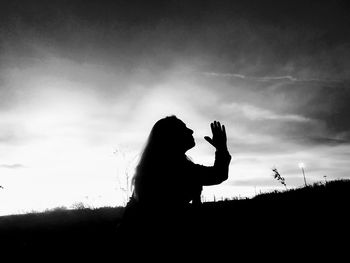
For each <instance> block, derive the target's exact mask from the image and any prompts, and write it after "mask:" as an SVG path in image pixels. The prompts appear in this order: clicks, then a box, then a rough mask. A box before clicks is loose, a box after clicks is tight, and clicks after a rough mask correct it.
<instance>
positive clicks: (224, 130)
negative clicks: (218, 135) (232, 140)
mask: <svg viewBox="0 0 350 263" xmlns="http://www.w3.org/2000/svg"><path fill="white" fill-rule="evenodd" d="M222 133H223V135H224V138H225V140H226V139H227V136H226V128H225V125H222Z"/></svg>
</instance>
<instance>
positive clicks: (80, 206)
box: [71, 202, 87, 210]
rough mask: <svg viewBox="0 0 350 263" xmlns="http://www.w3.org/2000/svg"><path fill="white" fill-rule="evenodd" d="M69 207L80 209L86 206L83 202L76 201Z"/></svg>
mask: <svg viewBox="0 0 350 263" xmlns="http://www.w3.org/2000/svg"><path fill="white" fill-rule="evenodd" d="M71 208H73V209H76V210H82V209H86V208H87V206H86V205H85V204H84V203H83V202H76V203H74V204H72V205H71Z"/></svg>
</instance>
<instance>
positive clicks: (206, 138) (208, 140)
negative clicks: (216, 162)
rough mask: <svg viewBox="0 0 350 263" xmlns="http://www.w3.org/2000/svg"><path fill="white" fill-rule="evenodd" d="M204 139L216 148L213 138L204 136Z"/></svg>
mask: <svg viewBox="0 0 350 263" xmlns="http://www.w3.org/2000/svg"><path fill="white" fill-rule="evenodd" d="M204 139H205V140H206V141H207V142H209V143H210V144H211V145H213V146H214V144H213V140H212V138H210V137H209V136H204Z"/></svg>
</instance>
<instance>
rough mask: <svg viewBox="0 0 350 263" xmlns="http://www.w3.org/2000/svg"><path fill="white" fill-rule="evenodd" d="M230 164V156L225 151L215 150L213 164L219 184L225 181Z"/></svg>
mask: <svg viewBox="0 0 350 263" xmlns="http://www.w3.org/2000/svg"><path fill="white" fill-rule="evenodd" d="M230 162H231V155H230V153H229V152H228V150H227V149H222V150H216V152H215V162H214V166H213V168H214V170H215V174H216V177H217V179H218V180H219V181H220V183H221V182H223V181H225V180H227V178H228V172H229V165H230Z"/></svg>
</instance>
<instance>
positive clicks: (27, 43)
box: [0, 18, 350, 215]
mask: <svg viewBox="0 0 350 263" xmlns="http://www.w3.org/2000/svg"><path fill="white" fill-rule="evenodd" d="M77 21H78V22H76V21H74V19H73V20H71V21H69V22H67V23H68V24H69V23H72V24H73V27H74V26H75V27H76V28H75V30H73V31H72V32H73V33H74V34H73V33H72V32H71V35H69V34H68V36H65V35H64V34H63V33H62V32H66V31H64V30H68V29H67V28H68V27H67V28H65V29H64V30H63V29H62V30H61V31H59V32H58V33H57V35H59V34H60V37H63V35H64V37H66V38H67V39H65V38H64V37H63V38H62V39H64V41H62V39H60V38H59V37H58V38H57V39H55V38H54V37H52V35H51V36H48V37H44V38H42V34H43V32H42V31H40V32H39V33H38V32H36V31H35V28H36V27H30V26H28V25H25V24H21V23H20V22H18V21H17V22H16V23H17V24H16V23H14V24H15V25H16V26H17V28H16V27H15V26H13V23H12V22H11V23H9V24H7V25H12V26H13V27H15V29H13V28H12V32H15V33H12V34H9V35H7V37H6V38H5V40H6V41H2V42H1V59H2V62H1V73H0V78H1V82H0V85H1V87H0V95H1V105H0V185H1V186H2V187H3V188H0V215H6V214H13V213H23V212H28V211H31V210H36V211H42V210H45V209H48V208H54V207H58V206H66V207H71V206H72V205H74V204H76V203H78V202H82V203H84V204H85V205H88V206H92V207H100V206H116V205H123V204H125V201H126V193H125V191H124V190H123V189H126V186H127V184H126V178H127V175H128V176H129V178H130V177H131V176H132V174H133V169H134V167H135V165H136V163H137V158H138V156H139V154H140V152H141V150H142V147H143V145H144V143H145V142H146V139H147V136H148V134H149V132H150V129H151V128H152V126H153V124H154V123H155V121H157V120H158V119H160V118H162V117H165V116H167V115H171V114H175V115H176V116H177V117H178V118H180V119H182V120H183V121H184V122H185V123H186V124H187V126H188V127H189V128H191V129H193V130H194V137H195V141H196V147H195V148H193V149H191V150H190V151H188V155H189V156H190V157H191V158H192V160H193V161H194V162H196V163H200V164H204V165H212V164H213V161H214V151H215V150H214V149H213V148H212V147H211V146H210V145H209V144H208V143H207V142H206V141H205V140H204V139H203V137H204V136H206V135H211V134H210V133H211V132H210V126H209V125H210V122H212V121H214V120H218V121H221V122H222V123H223V124H225V126H226V130H227V135H228V143H229V150H230V152H231V155H232V157H233V158H232V161H231V166H230V174H229V179H228V180H227V181H226V182H224V183H222V184H221V185H219V186H212V187H205V189H204V192H203V199H204V200H213V198H214V196H216V198H217V199H219V198H221V197H223V198H233V197H251V196H253V195H255V194H256V193H259V192H261V191H262V192H265V191H270V190H273V189H283V187H284V186H283V185H281V184H280V183H279V182H278V181H276V180H275V179H274V178H273V175H272V174H273V173H272V168H274V167H276V168H277V169H278V171H279V172H280V174H281V175H282V176H283V177H284V178H285V180H286V184H287V187H289V188H292V187H299V186H302V185H303V184H304V179H303V174H302V171H301V168H300V167H299V166H300V163H301V162H302V163H303V164H304V170H305V175H306V180H307V182H309V183H312V182H317V181H324V180H325V179H326V180H332V179H336V178H346V177H348V175H349V161H348V160H349V154H350V146H349V144H348V139H349V133H348V131H347V127H348V121H346V116H347V114H348V113H346V112H344V109H348V106H344V105H347V104H348V101H347V100H346V99H347V98H349V91H348V89H347V90H345V88H344V87H345V86H346V85H345V84H344V83H346V81H347V80H346V76H347V72H346V71H345V68H346V64H345V63H348V62H346V61H349V60H345V59H344V58H341V57H342V54H349V53H348V51H346V50H348V49H346V48H345V47H343V46H342V45H341V44H339V45H335V46H334V47H332V49H331V50H328V51H327V53H323V49H322V48H321V49H320V50H319V53H317V52H316V53H317V54H316V55H317V56H318V55H320V54H321V55H322V56H323V59H324V61H326V62H324V64H322V63H321V64H320V62H319V60H318V59H316V58H315V57H317V56H316V55H315V57H313V56H312V55H310V56H309V57H307V56H305V50H306V51H308V50H309V49H308V48H309V47H310V45H309V42H312V41H313V39H314V38H317V36H313V37H311V36H309V37H310V39H308V40H307V41H309V42H305V43H301V44H300V43H299V44H300V45H302V48H300V50H301V51H300V50H298V49H295V50H294V51H295V54H299V55H300V56H295V55H293V56H292V55H291V57H283V58H279V57H278V56H274V54H275V53H274V50H275V49H276V48H277V49H278V48H279V46H278V45H277V46H276V45H275V44H276V43H274V42H273V41H272V40H271V41H272V42H271V47H270V46H269V45H270V44H269V43H268V42H266V41H261V40H266V39H267V38H268V37H269V34H270V33H269V30H270V31H273V30H275V31H274V32H275V33H276V35H277V36H280V38H279V41H280V42H278V43H282V44H283V43H284V42H283V41H285V43H288V41H290V42H293V39H289V38H286V35H283V32H282V31H279V29H278V28H275V27H272V26H270V25H266V27H265V29H266V30H265V31H263V32H261V31H260V30H258V31H255V29H254V28H253V27H251V24H250V25H249V24H247V23H245V20H241V21H240V22H241V23H240V24H239V25H238V26H237V25H236V24H235V25H236V27H237V28H238V27H239V28H246V29H247V28H248V27H249V30H250V31H249V33H246V31H244V32H243V31H242V32H241V31H240V30H239V29H237V28H236V29H235V30H236V31H234V30H233V29H232V30H233V31H234V32H233V31H232V32H231V33H230V32H228V33H227V32H226V31H225V34H226V33H227V34H233V35H234V36H235V37H237V39H238V40H237V39H236V40H235V41H236V42H230V43H231V44H232V47H233V48H232V50H235V47H236V48H237V49H238V51H239V55H237V54H233V53H232V52H233V51H228V50H231V49H226V51H225V49H222V51H223V52H228V53H227V55H228V56H229V57H231V58H233V59H232V61H229V59H225V58H224V59H222V60H220V59H221V58H222V57H220V56H219V55H218V54H217V53H215V52H213V47H214V49H215V50H216V49H218V48H220V45H221V44H222V43H221V44H220V43H218V42H217V41H214V42H211V43H209V44H208V46H205V45H206V41H204V40H205V39H215V37H218V36H220V32H217V30H215V28H216V27H220V23H219V25H218V24H214V25H213V27H212V28H211V30H208V31H205V30H204V28H205V27H204V26H203V28H200V31H199V33H198V35H197V36H194V38H197V39H194V40H193V42H190V43H187V44H186V48H187V50H180V51H179V49H178V48H177V46H176V45H178V44H179V43H178V42H177V43H175V44H176V45H175V46H174V45H172V44H171V43H172V42H171V41H173V40H174V38H172V39H173V40H171V39H170V40H169V41H168V40H164V39H166V37H163V36H164V35H166V34H167V33H165V32H168V31H167V30H166V29H167V27H171V28H172V29H174V28H173V27H175V28H177V27H176V26H177V24H176V23H175V25H174V24H166V23H165V26H164V27H165V28H163V29H162V27H158V28H155V29H154V32H153V31H143V30H141V29H140V30H139V31H137V32H138V34H137V37H135V38H134V39H131V40H130V39H129V38H128V36H124V37H125V38H128V41H131V44H130V47H126V46H125V45H123V44H120V45H121V46H118V44H116V43H117V42H118V41H119V38H118V33H120V32H119V31H118V32H116V33H115V34H116V35H117V36H116V38H115V39H113V38H112V37H106V39H100V42H98V39H99V38H100V37H101V35H100V33H101V30H99V28H98V25H96V26H95V27H92V26H91V25H89V24H88V25H85V24H80V23H83V22H81V21H80V20H79V19H78V18H77ZM208 21H209V20H208ZM51 22H52V21H51ZM18 23H19V24H18ZM248 25H249V26H248ZM181 26H182V25H181V24H180V25H179V27H181ZM28 27H29V28H31V30H29V31H28V30H27V29H28ZM38 27H39V26H38ZM62 28H64V27H63V26H62ZM80 29H85V31H84V30H80ZM260 29H261V28H260ZM311 29H312V27H311ZM16 30H17V31H16ZM46 30H47V29H46ZM108 30H111V32H113V29H111V28H109V29H108ZM181 30H182V31H181ZM38 31H39V30H38ZM4 32H5V31H4V30H3V28H2V31H0V33H2V34H4ZM16 32H17V33H16ZM18 32H20V33H23V32H26V33H25V34H23V35H21V34H19V33H18ZM28 32H29V33H28ZM68 32H70V31H68ZM145 32H148V33H149V34H151V38H152V39H151V40H150V39H149V38H148V37H147V34H145ZM175 32H177V33H179V32H180V33H179V35H178V36H179V37H180V38H181V37H184V36H187V35H186V33H184V32H186V30H183V28H180V29H179V30H178V31H177V30H175ZM264 32H265V33H266V34H267V38H266V36H265V35H263V33H264ZM46 33H47V32H46ZM109 33H110V32H109ZM221 33H222V32H221ZM279 33H280V34H279ZM289 33H290V34H292V35H293V34H294V35H295V36H297V37H298V36H300V35H299V33H298V32H295V31H293V30H291V31H290V32H289ZM76 34H78V35H79V34H81V36H80V35H79V36H80V38H78V37H76ZM181 34H183V35H181ZM217 34H218V35H217ZM300 34H302V33H300ZM253 36H255V39H256V40H254V38H253ZM103 37H105V35H103ZM77 38H78V40H77ZM223 38H226V39H225V41H226V42H225V45H226V44H227V43H228V42H227V39H228V38H230V35H228V36H227V35H226V36H225V37H223ZM104 40H106V41H105V42H103V41H104ZM157 40H158V41H159V43H157V44H155V43H156V41H157ZM196 40H201V41H196ZM248 40H249V41H250V42H249V45H250V47H251V48H248V49H247V50H246V49H245V48H246V47H245V46H244V45H242V43H244V42H245V41H248ZM55 41H57V42H55ZM108 41H110V42H111V46H108V44H106V43H108ZM167 41H168V42H167ZM254 41H257V42H256V43H255V42H254ZM305 41H306V40H305ZM14 42H16V45H13V43H14ZM66 42H68V43H70V45H68V44H67V43H66ZM241 42H242V43H241ZM118 43H119V42H118ZM140 43H141V44H140ZM142 43H143V44H145V43H146V44H145V46H146V47H145V48H146V49H147V52H148V53H150V54H151V55H147V54H148V53H147V52H146V55H145V54H143V53H140V54H135V52H134V51H135V49H138V48H140V47H142ZM214 43H215V45H214ZM254 43H255V44H256V45H257V46H258V43H260V44H259V45H263V48H262V46H259V47H260V49H259V50H257V49H256V48H254V47H255V46H256V45H255V44H254ZM282 44H281V46H282V48H283V45H282ZM65 45H67V46H65ZM235 45H236V46H235ZM153 46H154V49H153ZM291 46H293V43H291V44H290V47H291ZM128 48H130V50H131V51H130V54H131V53H133V55H131V58H130V60H133V61H132V63H131V62H130V61H128V60H127V59H125V57H128V56H127V55H128V54H129V53H127V55H125V57H123V56H122V55H121V54H122V53H123V52H125V50H128ZM206 48H208V49H206ZM342 48H343V49H342ZM198 49H200V50H201V51H200V52H198ZM286 49H287V48H286ZM334 49H336V50H334ZM120 50H122V51H120ZM194 50H196V51H194ZM158 51H159V52H158ZM191 51H194V52H193V53H194V54H195V55H193V57H187V55H186V54H188V53H191ZM207 51H208V53H210V54H209V55H210V56H209V55H208V54H207V53H206V52H207ZM282 51H286V50H282ZM299 51H300V52H299ZM152 52H153V53H152ZM186 52H188V53H186ZM230 52H231V53H230ZM303 52H304V53H303ZM248 53H249V55H248ZM282 53H283V52H281V54H282ZM106 54H107V56H106ZM152 54H153V55H152ZM224 54H225V53H224ZM262 54H264V55H262ZM293 54H294V53H293ZM264 56H266V57H264ZM164 59H165V60H171V61H172V62H171V63H165V64H164ZM303 59H304V60H303ZM306 60H307V63H304V62H305V61H306ZM334 61H338V62H339V63H338V64H339V65H340V66H339V67H338V68H340V71H338V75H336V76H335V77H334V75H332V74H331V73H329V65H330V64H332V63H333V62H334ZM133 63H134V64H133ZM342 63H343V64H342ZM130 65H132V66H130ZM135 65H137V66H135ZM208 65H210V66H208ZM213 65H214V66H213ZM266 65H269V66H266ZM271 65H275V66H276V65H277V66H278V68H279V69H278V70H276V68H277V66H276V68H273V67H272V66H271ZM315 65H318V67H315ZM322 65H323V66H324V67H322ZM342 70H343V71H342ZM325 72H328V73H329V74H324V73H325ZM345 103H346V104H345ZM346 107H347V108H346ZM344 122H345V123H344ZM164 176H166V174H164ZM324 176H327V177H324Z"/></svg>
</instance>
